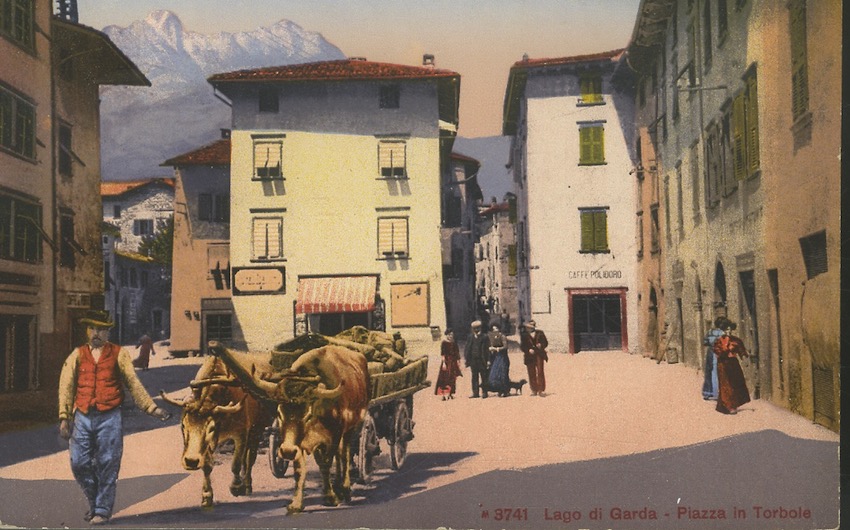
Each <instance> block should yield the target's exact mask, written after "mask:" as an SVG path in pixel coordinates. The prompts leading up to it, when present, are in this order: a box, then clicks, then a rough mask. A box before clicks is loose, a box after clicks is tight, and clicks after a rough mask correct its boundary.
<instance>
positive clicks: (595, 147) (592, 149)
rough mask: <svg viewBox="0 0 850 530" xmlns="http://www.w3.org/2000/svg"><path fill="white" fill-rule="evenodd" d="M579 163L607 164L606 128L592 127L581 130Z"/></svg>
mask: <svg viewBox="0 0 850 530" xmlns="http://www.w3.org/2000/svg"><path fill="white" fill-rule="evenodd" d="M579 143H580V152H579V163H580V164H602V163H604V162H605V128H604V127H603V126H602V125H591V126H586V127H582V128H580V129H579Z"/></svg>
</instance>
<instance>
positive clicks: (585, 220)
mask: <svg viewBox="0 0 850 530" xmlns="http://www.w3.org/2000/svg"><path fill="white" fill-rule="evenodd" d="M579 214H580V215H581V252H585V253H597V252H608V251H609V250H608V210H607V208H582V209H579Z"/></svg>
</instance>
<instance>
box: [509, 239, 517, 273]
mask: <svg viewBox="0 0 850 530" xmlns="http://www.w3.org/2000/svg"><path fill="white" fill-rule="evenodd" d="M516 257H517V256H516V245H508V276H516V264H517V261H516Z"/></svg>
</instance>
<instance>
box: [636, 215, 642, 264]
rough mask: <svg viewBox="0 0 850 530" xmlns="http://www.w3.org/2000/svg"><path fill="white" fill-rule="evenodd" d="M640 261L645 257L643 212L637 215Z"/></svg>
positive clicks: (638, 255) (638, 254)
mask: <svg viewBox="0 0 850 530" xmlns="http://www.w3.org/2000/svg"><path fill="white" fill-rule="evenodd" d="M637 238H638V250H637V257H638V259H640V258H642V257H643V212H638V213H637Z"/></svg>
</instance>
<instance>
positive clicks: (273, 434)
mask: <svg viewBox="0 0 850 530" xmlns="http://www.w3.org/2000/svg"><path fill="white" fill-rule="evenodd" d="M280 441H281V440H280V424H279V423H278V421H277V420H275V421H274V423H273V424H272V426H271V431H270V432H269V468H271V470H272V475H273V476H274V477H275V478H283V476H284V475H286V470H287V468H289V460H287V459H285V458H280V457H279V456H278V455H277V453H278V449H280Z"/></svg>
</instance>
